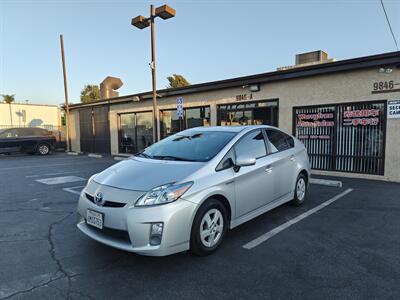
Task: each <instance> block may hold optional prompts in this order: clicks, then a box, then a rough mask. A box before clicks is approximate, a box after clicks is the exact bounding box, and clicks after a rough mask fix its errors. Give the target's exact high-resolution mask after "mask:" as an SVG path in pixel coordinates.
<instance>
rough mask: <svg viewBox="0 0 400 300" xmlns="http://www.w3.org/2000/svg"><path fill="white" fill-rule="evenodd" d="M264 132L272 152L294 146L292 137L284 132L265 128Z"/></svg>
mask: <svg viewBox="0 0 400 300" xmlns="http://www.w3.org/2000/svg"><path fill="white" fill-rule="evenodd" d="M266 132H267V136H268V140H269V142H270V146H271V148H272V153H274V152H279V151H284V150H287V149H290V148H293V147H294V140H293V138H292V137H291V136H289V135H287V134H286V133H283V132H281V131H278V130H273V129H267V130H266Z"/></svg>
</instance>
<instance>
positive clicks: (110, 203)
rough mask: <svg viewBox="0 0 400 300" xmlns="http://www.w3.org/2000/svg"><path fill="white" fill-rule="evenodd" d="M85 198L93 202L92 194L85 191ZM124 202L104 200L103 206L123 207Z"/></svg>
mask: <svg viewBox="0 0 400 300" xmlns="http://www.w3.org/2000/svg"><path fill="white" fill-rule="evenodd" d="M85 195H86V199H88V200H89V201H90V202H92V203H94V197H93V196H92V195H89V194H88V193H85ZM125 205H126V203H121V202H114V201H106V202H105V203H104V204H103V207H124V206H125Z"/></svg>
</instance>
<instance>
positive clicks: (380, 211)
mask: <svg viewBox="0 0 400 300" xmlns="http://www.w3.org/2000/svg"><path fill="white" fill-rule="evenodd" d="M114 163H116V162H115V161H114V160H113V159H112V158H109V157H105V158H102V159H96V158H88V157H86V156H73V157H71V156H67V155H65V154H61V153H56V154H54V155H51V156H48V157H38V156H29V155H15V156H9V157H7V156H0V174H1V176H0V191H1V193H0V299H123V298H135V299H176V298H179V299H205V298H207V299H210V298H211V299H235V298H237V299H241V298H246V299H265V298H307V299H321V298H335V299H336V298H340V299H399V298H400V288H399V282H400V218H399V214H400V201H399V196H398V195H399V192H400V184H394V183H385V182H375V181H367V180H354V179H341V180H343V188H334V187H324V186H316V185H315V186H311V189H310V194H309V199H308V201H307V203H306V204H305V205H304V206H303V207H300V208H296V207H292V206H290V205H284V206H282V207H279V208H277V209H275V210H273V211H271V212H269V213H267V214H265V215H263V216H260V217H258V218H256V219H255V220H253V221H250V222H248V223H245V224H243V225H242V226H240V227H238V228H236V229H234V230H233V231H231V232H230V233H229V234H228V236H227V239H226V241H225V242H224V244H223V245H222V247H221V249H220V250H219V251H218V252H216V253H215V254H214V255H211V256H208V257H204V258H199V257H195V256H193V255H190V254H188V253H180V254H176V255H173V256H169V257H164V258H157V257H144V256H138V255H135V254H132V253H125V252H122V251H119V250H116V249H113V248H110V247H107V246H104V245H102V244H99V243H97V242H95V241H93V240H90V239H89V238H87V237H85V236H84V235H83V234H81V233H80V232H79V231H78V230H77V229H76V226H75V222H76V215H75V211H76V203H77V197H78V196H77V195H75V194H73V193H69V192H67V191H65V190H63V188H68V187H72V186H76V185H77V184H76V183H72V184H71V183H69V184H67V183H66V184H60V185H45V184H42V183H39V182H37V181H36V179H40V178H47V177H56V176H63V175H62V173H68V174H69V175H74V176H80V177H83V178H89V177H90V176H91V175H92V174H94V173H96V172H99V171H100V170H102V169H104V168H106V167H108V166H110V165H111V164H114ZM60 173H61V174H60ZM46 174H49V175H46ZM51 174H60V175H51ZM83 184H84V183H82V185H83ZM349 187H351V188H353V189H354V192H352V193H351V194H350V195H347V196H346V197H344V198H343V199H340V200H338V201H337V202H335V203H334V204H331V205H330V206H328V207H326V208H324V209H323V210H321V211H320V212H318V213H316V214H314V215H312V216H311V217H309V218H307V219H305V220H303V221H301V222H299V223H298V224H296V225H294V226H292V227H291V228H289V229H287V230H285V231H283V232H282V233H280V234H278V235H277V236H275V237H274V238H272V239H270V240H268V241H267V242H266V243H263V244H261V245H260V246H258V247H256V248H254V249H253V250H246V249H243V248H242V245H243V244H245V243H246V242H249V241H250V240H252V239H254V238H256V237H258V236H260V235H261V234H263V233H265V232H267V231H269V230H271V229H273V228H275V227H276V226H278V225H280V224H282V223H284V222H286V221H288V220H290V219H292V218H293V217H295V216H297V215H299V214H301V213H303V212H305V211H307V210H309V209H311V208H313V207H315V206H316V205H318V204H320V203H322V202H323V201H326V200H327V199H329V198H331V197H333V196H334V195H336V194H338V193H340V192H341V191H343V190H344V189H346V188H349Z"/></svg>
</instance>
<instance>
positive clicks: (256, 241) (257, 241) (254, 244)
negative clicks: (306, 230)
mask: <svg viewBox="0 0 400 300" xmlns="http://www.w3.org/2000/svg"><path fill="white" fill-rule="evenodd" d="M352 191H353V189H347V190H345V191H344V192H342V193H340V194H338V195H336V196H334V197H333V198H331V199H329V200H327V201H325V202H323V203H321V204H320V205H318V206H316V207H314V208H312V209H310V210H308V211H306V212H305V213H303V214H301V215H299V216H297V217H295V218H293V219H291V220H289V221H287V222H286V223H283V224H282V225H280V226H278V227H276V228H274V229H272V230H270V231H268V232H267V233H264V234H263V235H261V236H259V237H258V238H256V239H254V240H252V241H250V242H248V243H247V244H244V245H243V246H242V247H243V248H245V249H247V250H251V249H253V248H254V247H257V246H258V245H260V244H261V243H263V242H265V241H267V240H269V239H270V238H272V237H273V236H275V235H276V234H278V233H279V232H281V231H283V230H285V229H287V228H289V227H290V226H292V225H294V224H296V223H297V222H300V221H301V220H303V219H305V218H307V217H308V216H310V215H312V214H314V213H316V212H317V211H319V210H321V209H323V208H324V207H326V206H328V205H329V204H332V203H333V202H335V201H336V200H338V199H340V198H342V197H344V196H346V195H347V194H349V193H351V192H352Z"/></svg>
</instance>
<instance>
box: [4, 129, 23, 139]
mask: <svg viewBox="0 0 400 300" xmlns="http://www.w3.org/2000/svg"><path fill="white" fill-rule="evenodd" d="M18 136H19V132H18V130H17V129H9V130H6V131H4V132H2V133H1V136H0V137H1V138H8V139H11V138H16V137H18Z"/></svg>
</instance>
